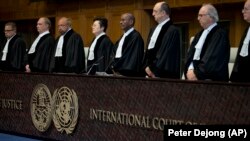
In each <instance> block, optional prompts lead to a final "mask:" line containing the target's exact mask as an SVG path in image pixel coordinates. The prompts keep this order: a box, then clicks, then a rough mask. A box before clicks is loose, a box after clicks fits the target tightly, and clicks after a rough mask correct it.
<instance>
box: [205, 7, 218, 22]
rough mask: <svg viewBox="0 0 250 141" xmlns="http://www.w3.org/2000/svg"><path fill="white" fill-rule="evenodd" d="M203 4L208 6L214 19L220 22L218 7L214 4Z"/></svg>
mask: <svg viewBox="0 0 250 141" xmlns="http://www.w3.org/2000/svg"><path fill="white" fill-rule="evenodd" d="M203 6H206V7H207V8H208V10H207V12H208V13H207V14H208V15H209V16H210V17H211V18H212V19H213V20H214V22H218V21H219V15H218V12H217V10H216V8H215V7H214V6H213V5H212V4H203Z"/></svg>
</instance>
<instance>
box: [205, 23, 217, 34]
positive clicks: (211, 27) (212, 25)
mask: <svg viewBox="0 0 250 141" xmlns="http://www.w3.org/2000/svg"><path fill="white" fill-rule="evenodd" d="M216 25H217V23H213V24H211V25H210V26H209V27H208V28H206V29H205V30H208V32H210V31H211V30H212V29H213V28H214V27H215V26H216Z"/></svg>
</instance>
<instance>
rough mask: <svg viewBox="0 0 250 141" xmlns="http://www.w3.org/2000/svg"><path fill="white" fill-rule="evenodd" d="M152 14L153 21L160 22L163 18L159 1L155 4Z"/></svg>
mask: <svg viewBox="0 0 250 141" xmlns="http://www.w3.org/2000/svg"><path fill="white" fill-rule="evenodd" d="M152 15H153V16H154V18H155V21H156V22H158V23H160V22H161V21H162V20H163V17H164V11H163V10H161V3H157V4H155V6H154V8H153V13H152Z"/></svg>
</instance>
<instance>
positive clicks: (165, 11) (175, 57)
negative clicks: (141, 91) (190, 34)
mask: <svg viewBox="0 0 250 141" xmlns="http://www.w3.org/2000/svg"><path fill="white" fill-rule="evenodd" d="M152 15H153V16H154V18H155V21H156V22H157V23H158V25H157V26H156V27H154V28H153V29H151V30H150V33H149V36H148V44H147V46H146V47H147V50H146V53H145V57H144V65H145V66H144V67H145V72H146V75H147V77H151V78H154V77H160V78H173V79H179V78H180V60H181V58H180V49H181V40H180V33H179V30H178V29H177V28H176V27H175V26H174V25H173V24H172V21H171V20H170V18H169V17H170V7H169V5H168V4H167V3H166V2H158V3H156V4H155V6H154V8H153V14H152Z"/></svg>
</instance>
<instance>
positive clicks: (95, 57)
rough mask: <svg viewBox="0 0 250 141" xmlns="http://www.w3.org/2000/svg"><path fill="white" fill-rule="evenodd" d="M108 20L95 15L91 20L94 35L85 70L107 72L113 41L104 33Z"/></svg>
mask: <svg viewBox="0 0 250 141" xmlns="http://www.w3.org/2000/svg"><path fill="white" fill-rule="evenodd" d="M107 27H108V20H107V19H106V18H104V17H97V18H95V19H94V20H93V25H92V33H93V34H94V35H95V38H94V39H93V41H92V43H91V46H90V48H89V53H88V57H87V58H88V61H87V72H91V71H97V72H108V71H107V70H108V69H107V68H108V66H109V64H110V61H111V54H112V50H113V46H114V45H113V43H112V42H111V40H110V39H109V37H108V36H107V35H106V33H105V32H106V30H107Z"/></svg>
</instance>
